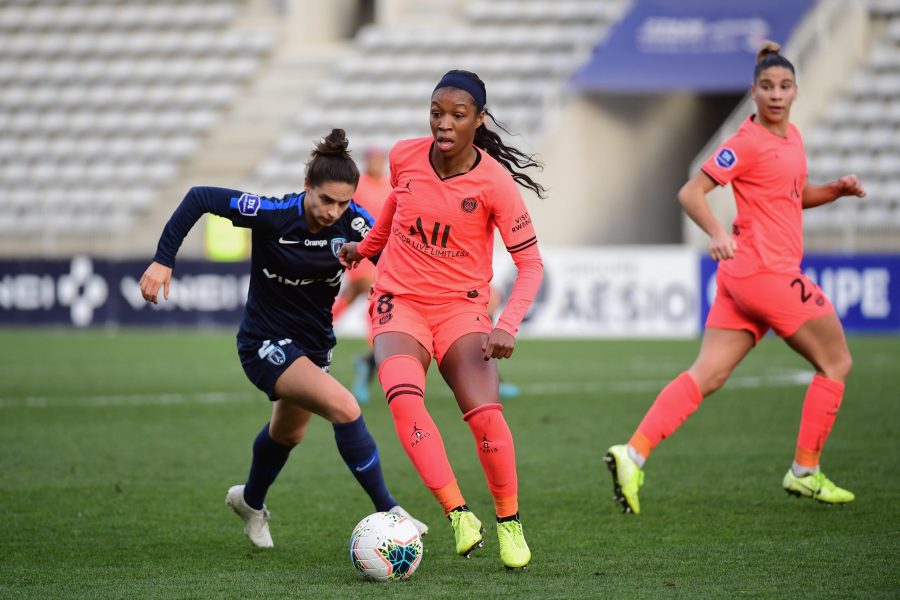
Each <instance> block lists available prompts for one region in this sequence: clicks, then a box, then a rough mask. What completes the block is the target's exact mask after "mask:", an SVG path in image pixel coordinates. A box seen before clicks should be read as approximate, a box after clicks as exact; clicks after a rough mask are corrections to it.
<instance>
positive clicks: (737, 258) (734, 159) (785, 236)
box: [604, 42, 865, 513]
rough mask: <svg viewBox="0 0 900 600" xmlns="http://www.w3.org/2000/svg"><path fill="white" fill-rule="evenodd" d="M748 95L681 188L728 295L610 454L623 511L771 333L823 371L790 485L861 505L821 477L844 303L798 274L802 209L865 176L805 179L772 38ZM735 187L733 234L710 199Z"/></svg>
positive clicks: (791, 93)
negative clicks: (648, 463)
mask: <svg viewBox="0 0 900 600" xmlns="http://www.w3.org/2000/svg"><path fill="white" fill-rule="evenodd" d="M750 94H751V96H752V97H753V100H754V102H755V103H756V109H757V112H756V114H755V115H751V116H750V117H748V118H747V120H746V121H744V123H743V124H742V125H741V127H740V129H739V130H738V132H737V133H736V134H734V135H733V136H731V137H730V138H729V139H728V140H726V141H725V143H724V144H722V146H721V147H720V148H719V149H718V150H717V151H716V153H715V154H714V155H713V156H711V157H710V158H709V159H708V160H707V161H706V162H705V163H704V164H703V166H702V168H701V171H700V172H699V173H697V174H696V175H694V176H693V177H692V178H691V179H690V180H689V181H688V182H687V183H686V184H685V185H684V186H683V187H682V188H681V191H680V192H679V193H678V200H679V202H681V205H682V207H683V208H684V211H685V212H686V213H687V214H688V216H689V217H690V218H691V219H692V220H693V221H694V222H695V223H697V225H699V226H700V227H702V228H703V230H704V231H706V233H708V234H709V236H710V238H711V240H710V245H709V248H710V254H711V255H712V258H713V259H714V260H717V261H719V269H718V275H717V277H716V283H717V285H718V292H717V294H716V299H715V302H714V303H713V306H712V308H711V310H710V312H709V316H708V317H707V320H706V331H705V333H704V334H703V342H702V344H701V346H700V353H699V355H698V356H697V359H696V360H695V361H694V364H693V365H692V366H691V368H690V369H688V370H687V371H685V372H684V373H682V374H681V375H679V376H678V377H677V378H675V380H673V381H672V382H671V383H669V385H668V386H666V387H665V388H664V389H663V390H662V392H661V393H660V394H659V396H657V398H656V402H654V403H653V406H652V407H650V410H649V411H648V412H647V415H646V416H645V417H644V419H643V421H641V424H640V425H639V426H638V428H637V431H636V432H635V433H634V435H633V436H632V437H631V440H629V442H628V444H627V445H626V444H623V445H618V446H613V447H612V448H610V449H609V452H608V453H607V455H606V457H605V458H604V460H605V461H606V463H607V465H608V467H609V469H610V471H611V472H612V476H613V488H614V493H615V496H616V500H617V501H618V502H619V503H620V504H621V506H622V509H623V511H624V512H633V513H639V512H640V504H639V502H638V488H639V487H640V486H641V485H642V484H643V482H644V473H643V471H642V468H643V466H644V461H645V460H646V459H647V457H648V456H650V452H651V451H652V450H653V448H654V447H656V445H657V444H658V443H659V442H660V440H662V439H663V438H666V437H668V436H670V435H672V433H673V432H674V431H675V430H676V429H677V428H678V426H679V425H681V423H682V422H684V420H685V419H687V418H688V416H689V415H690V414H691V413H693V412H694V410H696V409H697V407H698V406H699V405H700V402H702V401H703V399H704V398H705V397H706V396H708V395H710V394H712V393H713V392H714V391H716V390H717V389H719V388H720V387H722V385H723V384H724V383H725V381H726V380H727V379H728V376H729V375H730V374H731V372H732V370H733V369H734V368H735V367H736V366H737V365H738V363H740V362H741V360H742V359H743V358H744V357H745V356H746V355H747V353H748V352H750V350H751V349H752V348H753V346H754V345H756V343H757V342H759V340H760V338H762V336H763V335H765V333H766V332H767V331H768V330H769V329H770V328H771V329H774V330H775V333H777V334H778V335H779V336H780V337H781V338H783V339H784V340H785V341H786V342H787V343H788V345H789V346H790V347H791V348H793V349H794V350H795V351H796V352H797V353H798V354H800V355H801V356H803V357H804V358H805V359H806V360H808V361H809V362H810V363H811V364H812V366H813V367H814V368H815V370H816V375H815V377H813V380H812V383H811V384H810V386H809V389H808V390H807V392H806V399H805V401H804V404H803V412H802V416H801V420H800V434H799V436H798V438H797V451H796V454H795V457H794V462H793V464H792V465H791V468H790V469H789V470H788V472H787V474H786V475H785V476H784V481H783V482H782V483H783V486H784V489H785V490H786V491H787V492H788V493H789V494H793V495H796V496H807V497H809V498H813V499H816V500H818V501H820V502H827V503H830V504H838V503H845V502H850V501H852V500H853V498H854V496H853V494H852V493H851V492H849V491H847V490H845V489H841V488H839V487H837V486H836V485H835V484H834V483H832V482H831V481H830V480H829V479H828V478H827V477H825V474H824V473H822V472H821V471H820V470H819V455H820V454H821V453H822V447H823V446H824V445H825V440H826V439H828V433H829V432H830V431H831V426H832V424H833V423H834V419H835V416H836V415H837V411H838V407H839V406H840V405H841V398H842V396H843V393H844V380H845V379H846V378H847V375H848V374H849V373H850V365H851V359H850V351H849V350H848V348H847V341H846V339H845V338H844V330H843V328H842V327H841V322H840V321H839V320H838V317H837V315H836V314H835V312H834V307H833V306H832V305H831V302H830V301H829V300H828V298H826V297H825V294H823V293H822V290H820V289H819V287H818V286H817V285H816V284H814V283H813V282H812V281H810V279H809V278H807V277H806V276H805V275H804V274H803V273H802V272H801V271H800V260H801V258H802V253H803V240H802V214H801V213H802V210H803V209H804V208H812V207H814V206H819V205H821V204H825V203H828V202H832V201H834V200H836V199H838V198H840V197H842V196H864V195H865V192H864V191H863V188H862V186H861V185H860V182H859V180H858V179H857V177H856V176H855V175H846V176H844V177H841V178H840V179H839V180H837V181H835V182H832V183H829V184H826V185H813V184H809V183H807V181H806V157H805V155H804V153H803V141H802V140H801V138H800V133H799V131H797V128H796V127H794V125H792V124H791V123H790V111H791V104H793V102H794V100H795V99H796V96H797V83H796V79H795V76H794V66H793V65H792V64H791V63H790V61H788V60H787V59H786V58H785V57H784V56H782V55H781V54H780V47H779V46H778V44H775V43H774V42H766V43H765V44H764V45H763V47H762V49H761V50H760V51H759V54H758V55H757V62H756V68H755V70H754V73H753V85H752V86H751V88H750ZM729 182H731V185H732V187H733V188H734V196H735V200H736V202H737V209H738V211H737V217H736V218H735V221H734V224H733V225H732V229H731V233H730V234H729V232H728V231H727V230H726V229H725V228H724V227H723V226H722V225H721V223H719V222H718V220H716V218H715V217H714V216H713V214H712V212H711V211H710V209H709V204H708V203H707V200H706V194H707V193H709V191H710V190H712V189H713V188H715V186H716V185H726V184H727V183H729Z"/></svg>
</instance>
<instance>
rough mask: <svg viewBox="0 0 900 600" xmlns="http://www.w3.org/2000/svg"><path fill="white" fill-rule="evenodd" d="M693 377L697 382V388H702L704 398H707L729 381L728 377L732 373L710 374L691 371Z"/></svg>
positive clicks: (714, 372) (716, 372)
mask: <svg viewBox="0 0 900 600" xmlns="http://www.w3.org/2000/svg"><path fill="white" fill-rule="evenodd" d="M690 374H691V376H692V377H693V378H694V380H695V381H696V382H697V387H698V388H700V393H701V394H702V395H703V397H704V398H705V397H707V396H709V395H710V394H712V393H713V392H715V391H716V390H718V389H719V388H721V387H722V386H723V385H725V382H726V381H728V376H729V375H731V371H727V370H715V371H708V372H700V371H698V372H694V371H690Z"/></svg>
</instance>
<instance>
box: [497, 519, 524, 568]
mask: <svg viewBox="0 0 900 600" xmlns="http://www.w3.org/2000/svg"><path fill="white" fill-rule="evenodd" d="M497 537H498V538H499V539H500V560H502V561H503V564H504V565H505V566H506V568H507V569H524V568H525V566H526V565H527V564H528V561H530V560H531V550H530V549H529V548H528V543H527V542H526V541H525V534H524V533H523V532H522V523H520V522H519V520H518V519H514V520H512V521H503V522H502V523H497Z"/></svg>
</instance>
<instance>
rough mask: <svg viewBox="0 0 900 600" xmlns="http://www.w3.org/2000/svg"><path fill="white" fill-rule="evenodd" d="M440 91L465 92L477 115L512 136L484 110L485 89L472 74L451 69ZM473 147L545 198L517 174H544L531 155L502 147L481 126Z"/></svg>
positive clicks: (538, 186)
mask: <svg viewBox="0 0 900 600" xmlns="http://www.w3.org/2000/svg"><path fill="white" fill-rule="evenodd" d="M441 87H455V88H457V89H461V90H463V91H465V92H468V93H469V95H470V96H472V99H473V100H474V101H475V108H477V109H478V111H479V112H481V111H482V110H483V111H484V114H485V116H487V117H490V118H491V120H492V121H493V122H494V124H495V125H496V126H497V127H498V128H500V130H501V131H503V132H504V133H506V134H508V135H513V133H512V132H511V131H509V130H508V129H507V128H506V127H504V126H503V125H502V124H501V123H500V122H499V121H498V120H497V119H496V118H495V117H494V115H492V114H491V112H490V111H489V110H488V109H487V107H486V106H485V105H486V103H487V88H486V87H485V85H484V82H483V81H482V80H481V78H480V77H478V75H476V74H475V73H473V72H471V71H463V70H462V69H453V70H452V71H448V72H447V73H446V74H445V75H444V77H443V78H442V79H441V81H440V82H439V83H438V84H437V87H435V88H434V89H435V90H437V89H439V88H441ZM475 145H476V146H478V147H479V148H482V149H483V150H484V151H485V152H487V153H488V154H489V155H490V156H491V157H492V158H494V160H496V161H497V162H499V163H500V164H501V165H503V167H504V168H505V169H506V170H507V171H509V173H510V175H512V178H513V179H514V180H515V181H516V183H518V184H519V185H521V186H522V187H526V188H528V189H530V190H531V191H533V192H534V193H535V194H537V195H538V197H539V198H546V197H547V190H546V188H544V186H542V185H541V184H539V183H538V182H536V181H534V180H533V179H532V178H531V177H530V176H528V175H527V174H526V173H522V172H521V171H519V170H517V169H527V168H529V167H537V168H538V169H540V170H543V168H544V165H543V164H541V163H540V161H538V159H537V158H536V157H535V156H534V155H533V154H526V153H525V152H522V151H521V150H519V149H518V148H513V147H512V146H507V145H506V144H504V143H503V140H502V138H501V137H500V135H499V134H498V133H497V132H496V131H491V130H490V129H488V128H487V126H486V125H485V124H484V123H482V124H481V125H479V126H478V129H476V130H475Z"/></svg>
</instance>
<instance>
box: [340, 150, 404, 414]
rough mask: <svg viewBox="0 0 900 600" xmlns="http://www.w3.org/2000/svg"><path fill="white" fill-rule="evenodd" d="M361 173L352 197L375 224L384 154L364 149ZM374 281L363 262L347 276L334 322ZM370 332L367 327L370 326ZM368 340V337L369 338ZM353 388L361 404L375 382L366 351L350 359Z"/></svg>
mask: <svg viewBox="0 0 900 600" xmlns="http://www.w3.org/2000/svg"><path fill="white" fill-rule="evenodd" d="M365 157H366V161H365V170H364V171H363V172H362V173H360V174H359V185H358V186H357V187H356V193H355V194H354V195H353V197H354V200H355V201H356V202H357V204H361V205H362V206H363V207H365V209H366V210H367V211H368V212H369V214H371V215H372V217H374V218H375V220H376V221H377V220H378V216H379V215H380V214H381V207H382V206H384V203H385V201H387V198H388V196H389V195H390V194H391V182H390V180H389V179H388V175H387V160H388V157H387V151H386V150H384V149H383V148H379V147H377V146H373V147H371V148H368V149H366V153H365ZM374 281H375V265H374V264H373V263H371V262H368V261H365V262H362V263H360V264H359V266H358V267H356V268H355V269H353V270H351V271H348V272H347V283H346V285H344V286H343V287H342V288H341V291H340V292H339V293H338V296H337V299H336V300H335V301H334V307H332V309H331V313H332V316H333V318H334V320H335V322H336V321H337V320H338V319H340V318H341V315H343V314H344V312H345V311H346V310H347V309H348V308H349V307H350V306H351V305H352V304H353V303H354V302H355V301H356V300H357V298H364V299H365V298H368V296H369V292H370V291H371V288H372V283H374ZM370 329H371V326H370ZM369 339H371V336H369ZM353 371H354V377H353V386H352V387H351V388H350V389H351V391H352V392H353V395H354V396H355V397H356V401H357V402H359V403H360V404H365V403H366V402H368V401H369V397H370V396H371V394H370V393H369V387H370V385H371V383H372V380H373V379H374V378H375V353H374V352H372V351H371V350H369V351H368V352H366V353H365V354H361V355H359V356H356V357H354V359H353Z"/></svg>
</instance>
